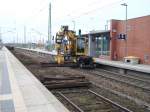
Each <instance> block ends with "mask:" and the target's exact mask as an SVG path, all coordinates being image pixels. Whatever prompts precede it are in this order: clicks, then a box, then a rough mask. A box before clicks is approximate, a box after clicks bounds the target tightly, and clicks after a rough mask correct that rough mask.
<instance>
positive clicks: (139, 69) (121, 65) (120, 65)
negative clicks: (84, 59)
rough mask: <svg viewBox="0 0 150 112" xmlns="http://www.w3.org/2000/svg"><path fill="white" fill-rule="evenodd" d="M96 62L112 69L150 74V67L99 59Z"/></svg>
mask: <svg viewBox="0 0 150 112" xmlns="http://www.w3.org/2000/svg"><path fill="white" fill-rule="evenodd" d="M95 61H96V63H98V64H102V65H108V66H112V67H117V68H121V69H128V70H133V71H137V72H143V73H150V65H144V64H129V63H125V62H121V61H111V60H105V59H99V58H95Z"/></svg>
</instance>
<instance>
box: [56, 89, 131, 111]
mask: <svg viewBox="0 0 150 112" xmlns="http://www.w3.org/2000/svg"><path fill="white" fill-rule="evenodd" d="M56 94H57V97H58V95H59V97H62V98H63V99H64V100H66V101H67V102H68V103H69V104H70V105H71V106H73V108H75V109H76V112H132V111H131V110H129V109H127V108H125V107H123V106H121V105H119V104H117V103H115V102H113V101H111V100H109V99H107V98H105V97H104V96H102V95H100V94H98V93H96V92H94V91H93V90H90V89H88V90H84V91H72V92H71V91H67V92H57V93H56Z"/></svg>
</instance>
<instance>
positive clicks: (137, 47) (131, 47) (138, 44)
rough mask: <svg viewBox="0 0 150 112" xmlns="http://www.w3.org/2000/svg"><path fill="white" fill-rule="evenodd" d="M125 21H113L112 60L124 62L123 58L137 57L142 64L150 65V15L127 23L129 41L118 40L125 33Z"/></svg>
mask: <svg viewBox="0 0 150 112" xmlns="http://www.w3.org/2000/svg"><path fill="white" fill-rule="evenodd" d="M125 23H126V22H125V21H123V20H111V26H110V27H111V29H110V38H111V41H110V52H111V53H110V59H112V60H114V59H116V60H122V59H123V57H125V56H126V55H127V56H136V57H139V58H140V62H141V63H144V64H150V15H149V16H143V17H138V18H133V19H129V20H128V21H127V39H126V40H123V39H118V38H117V37H118V36H119V35H120V34H123V33H125V31H126V30H125V28H126V27H125Z"/></svg>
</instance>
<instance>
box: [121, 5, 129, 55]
mask: <svg viewBox="0 0 150 112" xmlns="http://www.w3.org/2000/svg"><path fill="white" fill-rule="evenodd" d="M121 5H122V6H125V7H126V12H125V16H126V18H125V56H127V55H128V54H127V39H128V32H127V25H128V24H127V19H128V18H127V16H128V10H127V8H128V5H127V3H123V4H121Z"/></svg>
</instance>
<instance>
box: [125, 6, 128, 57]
mask: <svg viewBox="0 0 150 112" xmlns="http://www.w3.org/2000/svg"><path fill="white" fill-rule="evenodd" d="M125 6H126V56H128V48H127V39H128V31H127V30H128V29H127V27H128V26H127V25H128V23H127V22H128V20H127V19H128V18H127V6H128V5H127V4H126V5H125Z"/></svg>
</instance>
